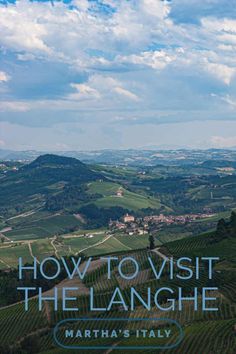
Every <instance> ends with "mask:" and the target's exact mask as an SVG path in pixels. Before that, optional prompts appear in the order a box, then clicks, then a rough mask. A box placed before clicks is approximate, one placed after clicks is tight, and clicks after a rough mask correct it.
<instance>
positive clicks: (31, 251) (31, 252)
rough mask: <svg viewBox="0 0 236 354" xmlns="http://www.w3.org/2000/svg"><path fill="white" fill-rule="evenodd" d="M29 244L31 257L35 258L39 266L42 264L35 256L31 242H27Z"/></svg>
mask: <svg viewBox="0 0 236 354" xmlns="http://www.w3.org/2000/svg"><path fill="white" fill-rule="evenodd" d="M27 244H28V247H29V252H30V255H31V257H32V258H33V259H34V258H35V259H36V262H37V263H38V264H40V262H39V260H38V259H37V257H36V256H34V255H33V250H32V247H31V242H27Z"/></svg>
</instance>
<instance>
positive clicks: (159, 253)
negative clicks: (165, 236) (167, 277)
mask: <svg viewBox="0 0 236 354" xmlns="http://www.w3.org/2000/svg"><path fill="white" fill-rule="evenodd" d="M159 249H160V248H159V247H157V248H154V249H153V250H152V252H154V253H156V254H157V255H158V256H159V257H161V258H162V259H164V261H168V262H170V259H169V258H168V257H167V256H166V255H165V254H163V253H161V252H160V251H159Z"/></svg>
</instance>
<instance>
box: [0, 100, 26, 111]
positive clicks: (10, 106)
mask: <svg viewBox="0 0 236 354" xmlns="http://www.w3.org/2000/svg"><path fill="white" fill-rule="evenodd" d="M29 110H30V105H29V104H28V103H26V102H21V101H0V112H27V111H29Z"/></svg>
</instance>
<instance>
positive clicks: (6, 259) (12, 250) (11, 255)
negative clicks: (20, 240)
mask: <svg viewBox="0 0 236 354" xmlns="http://www.w3.org/2000/svg"><path fill="white" fill-rule="evenodd" d="M19 257H22V258H23V260H24V263H26V262H30V263H32V261H33V259H32V257H31V255H30V252H29V247H28V245H26V244H24V245H17V244H16V245H15V244H13V245H10V246H9V247H4V246H2V247H0V260H1V262H0V268H1V269H6V268H9V267H12V268H16V267H17V265H18V258H19Z"/></svg>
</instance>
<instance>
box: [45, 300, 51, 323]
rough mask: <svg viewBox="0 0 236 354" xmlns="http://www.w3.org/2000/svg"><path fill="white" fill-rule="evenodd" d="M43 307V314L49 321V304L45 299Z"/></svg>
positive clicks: (49, 321)
mask: <svg viewBox="0 0 236 354" xmlns="http://www.w3.org/2000/svg"><path fill="white" fill-rule="evenodd" d="M44 309H45V314H46V317H47V320H48V323H49V324H50V323H51V313H50V306H49V303H48V302H47V301H45V302H44Z"/></svg>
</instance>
